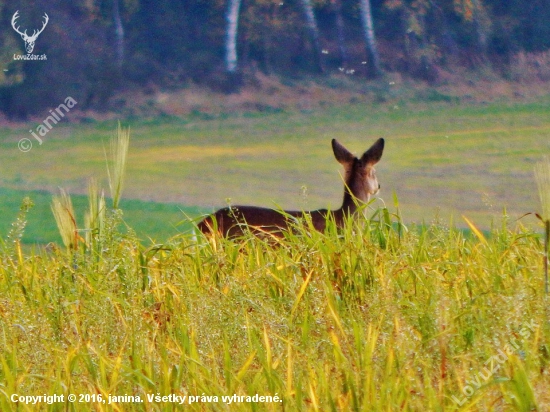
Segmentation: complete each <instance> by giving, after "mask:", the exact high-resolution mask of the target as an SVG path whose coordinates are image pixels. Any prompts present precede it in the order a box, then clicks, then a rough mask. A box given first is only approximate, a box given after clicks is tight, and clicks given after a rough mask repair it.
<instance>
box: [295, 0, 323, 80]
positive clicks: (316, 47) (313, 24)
mask: <svg viewBox="0 0 550 412" xmlns="http://www.w3.org/2000/svg"><path fill="white" fill-rule="evenodd" d="M300 5H301V6H302V9H303V11H304V16H305V19H306V27H307V30H308V33H309V38H310V39H311V43H312V46H313V58H314V61H315V66H316V69H317V70H318V71H319V72H322V71H323V65H322V62H321V43H320V41H319V37H320V36H319V27H318V26H317V20H316V19H315V13H314V12H313V5H312V4H311V0H300Z"/></svg>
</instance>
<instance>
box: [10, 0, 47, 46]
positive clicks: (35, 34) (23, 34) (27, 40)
mask: <svg viewBox="0 0 550 412" xmlns="http://www.w3.org/2000/svg"><path fill="white" fill-rule="evenodd" d="M18 18H19V10H17V11H16V12H15V14H14V15H13V17H12V19H11V26H12V27H13V29H14V30H15V31H16V32H17V33H19V34H20V35H21V38H22V39H23V41H24V42H25V49H26V50H27V53H28V54H30V53H32V51H33V50H34V42H35V41H36V39H37V38H38V35H39V34H40V33H42V32H43V31H44V28H45V27H46V25H47V24H48V21H49V20H50V18H49V17H48V15H47V14H46V13H44V23H42V28H41V29H40V30H33V33H32V36H29V35H27V30H25V31H24V32H21V31H20V30H19V26H17V27H16V26H15V24H16V20H17V19H18Z"/></svg>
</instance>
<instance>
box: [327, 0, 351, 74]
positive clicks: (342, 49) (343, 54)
mask: <svg viewBox="0 0 550 412" xmlns="http://www.w3.org/2000/svg"><path fill="white" fill-rule="evenodd" d="M330 4H331V6H332V11H333V13H334V14H335V16H336V36H337V39H338V52H339V57H340V64H342V65H345V64H346V63H347V62H348V60H349V59H348V49H347V47H346V34H345V26H344V18H343V16H342V1H341V0H331V1H330Z"/></svg>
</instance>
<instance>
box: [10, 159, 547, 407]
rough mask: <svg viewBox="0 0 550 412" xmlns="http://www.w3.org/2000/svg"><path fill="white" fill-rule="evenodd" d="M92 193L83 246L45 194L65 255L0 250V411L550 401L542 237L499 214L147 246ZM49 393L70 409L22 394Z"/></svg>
mask: <svg viewBox="0 0 550 412" xmlns="http://www.w3.org/2000/svg"><path fill="white" fill-rule="evenodd" d="M122 169H123V168H122ZM118 176H121V174H119V175H118ZM114 181H115V180H113V182H114ZM120 187H121V185H120ZM114 193H116V191H115V192H114ZM118 193H119V194H118V195H117V196H120V192H118ZM113 197H115V196H113ZM117 198H119V197H117ZM89 200H90V202H89V211H88V214H87V218H86V226H87V227H86V229H87V232H86V233H87V238H86V242H82V241H81V239H80V238H79V237H78V232H77V229H76V223H75V221H76V219H75V218H74V212H73V211H72V207H71V202H70V198H69V197H68V196H67V195H66V194H65V193H64V192H62V195H61V196H60V197H58V198H56V200H54V206H53V210H54V213H55V214H56V215H57V216H58V218H59V222H60V224H59V227H60V231H61V232H62V233H65V235H66V237H64V240H63V241H64V243H65V246H66V247H67V248H68V249H69V250H71V253H63V252H62V251H61V250H60V249H58V248H55V247H54V248H50V249H47V250H39V251H29V252H23V251H22V250H21V248H20V247H19V248H17V253H13V252H14V249H10V248H6V247H4V248H2V251H0V254H1V255H0V257H1V261H2V262H3V263H2V265H1V266H0V410H1V411H2V412H4V411H6V412H9V411H19V410H51V411H64V410H75V411H172V410H183V409H185V410H195V411H204V410H212V411H220V410H231V411H245V410H246V411H249V410H254V411H256V410H257V411H260V410H289V411H348V410H350V411H393V410H405V411H419V410H428V411H439V410H469V411H487V410H522V411H528V410H541V411H543V410H548V409H549V408H550V395H549V394H550V381H549V380H548V374H549V373H550V369H549V366H550V329H549V328H548V319H547V318H546V316H547V315H546V312H545V311H546V308H545V303H544V299H542V298H543V296H544V294H543V291H542V288H541V277H540V276H539V274H540V264H539V258H540V253H541V242H540V237H539V236H538V235H537V234H536V233H534V232H533V231H531V230H528V229H526V228H524V227H522V226H521V225H518V226H516V227H509V223H508V221H507V219H506V218H503V223H502V225H500V226H496V225H495V226H494V227H493V230H492V232H491V233H488V234H483V233H482V232H481V231H479V229H478V228H477V227H476V226H475V224H474V223H473V222H472V220H470V219H468V218H466V222H467V223H468V224H469V225H470V227H471V229H472V231H473V233H474V235H475V236H465V234H464V233H463V232H462V231H459V230H457V229H455V228H454V227H452V226H446V225H444V224H442V223H440V222H435V223H433V224H431V225H427V226H421V227H414V226H413V227H408V228H407V227H405V225H404V224H403V222H402V221H401V217H400V216H401V210H400V209H401V208H400V207H399V203H398V201H397V199H395V205H396V208H397V211H396V213H391V211H390V210H389V209H387V208H386V207H381V208H378V209H373V210H370V211H369V213H368V218H366V219H362V218H361V219H358V220H352V219H349V220H348V221H346V222H345V225H344V227H343V228H339V229H337V228H336V227H335V224H334V222H332V221H329V222H327V230H326V231H325V232H324V233H320V232H317V231H315V230H312V222H311V221H308V220H307V219H305V221H296V224H295V226H294V227H293V230H292V231H289V232H287V233H285V236H284V237H283V238H274V237H271V236H265V237H255V236H252V235H251V234H247V235H245V236H243V237H242V238H240V239H237V240H230V239H225V238H220V237H216V236H214V237H208V238H206V237H199V238H198V239H195V238H194V237H191V236H185V235H179V236H176V237H173V238H171V239H168V240H167V241H166V242H165V243H163V244H155V245H153V246H151V247H148V248H145V247H144V246H143V245H142V244H141V243H140V241H139V240H138V239H137V238H136V236H135V234H134V232H133V231H132V230H131V228H124V230H123V231H122V230H121V226H122V225H121V224H120V223H121V221H122V220H121V213H122V212H121V211H120V210H119V209H117V208H115V209H114V210H111V211H105V201H104V199H103V196H102V195H101V194H100V192H99V190H98V188H97V185H96V184H95V183H93V182H92V183H91V184H90V191H89ZM22 210H24V208H23V209H22ZM23 221H24V214H20V216H18V218H17V220H16V225H15V226H14V227H17V228H18V229H17V230H16V231H15V232H14V235H13V236H14V237H15V238H17V237H20V236H21V234H22V231H23V230H24V225H23V224H22V222H23ZM17 222H19V223H17ZM8 243H9V242H6V241H4V242H3V244H4V245H7V244H8ZM78 244H80V245H84V246H85V247H77V245H78ZM511 345H513V349H510V348H512V346H511ZM496 366H498V368H497V367H496ZM488 368H491V369H488ZM481 376H483V378H481ZM53 394H56V395H64V396H65V398H67V396H68V395H69V394H74V395H76V396H77V398H76V402H75V403H66V402H64V403H58V404H52V405H48V404H45V403H44V402H42V403H39V404H37V405H27V404H23V403H22V401H21V399H20V398H19V396H39V395H53ZM171 395H177V396H186V397H187V398H186V401H185V405H183V406H177V405H175V404H174V403H171V402H170V401H169V400H163V398H162V397H163V396H171ZM113 396H126V398H123V399H119V400H117V401H115V402H111V403H110V401H112V400H113V398H112V397H113ZM157 396H158V397H157ZM247 396H248V397H250V398H252V397H254V396H269V397H270V398H269V399H270V400H271V401H270V402H252V403H251V402H249V401H247V398H246V397H247ZM128 397H133V398H132V399H133V400H134V401H135V400H136V398H137V397H139V400H140V401H141V402H129V401H127V399H128ZM191 397H192V398H191ZM223 397H227V398H223ZM14 399H15V401H14ZM166 399H173V398H166ZM230 399H231V400H232V401H231V403H229V402H230ZM279 399H280V402H279V401H278V400H279ZM190 400H192V401H193V402H190ZM233 400H234V401H233ZM273 400H275V401H273ZM17 401H18V402H17Z"/></svg>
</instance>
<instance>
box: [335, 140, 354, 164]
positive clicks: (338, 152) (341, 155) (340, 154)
mask: <svg viewBox="0 0 550 412" xmlns="http://www.w3.org/2000/svg"><path fill="white" fill-rule="evenodd" d="M332 151H333V152H334V157H336V160H338V161H339V162H340V163H342V164H343V165H348V164H350V163H352V162H353V159H355V156H354V155H353V154H352V153H350V151H349V150H348V149H346V148H345V147H344V146H342V145H341V144H340V143H338V141H337V140H336V139H332Z"/></svg>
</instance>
